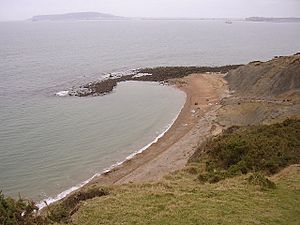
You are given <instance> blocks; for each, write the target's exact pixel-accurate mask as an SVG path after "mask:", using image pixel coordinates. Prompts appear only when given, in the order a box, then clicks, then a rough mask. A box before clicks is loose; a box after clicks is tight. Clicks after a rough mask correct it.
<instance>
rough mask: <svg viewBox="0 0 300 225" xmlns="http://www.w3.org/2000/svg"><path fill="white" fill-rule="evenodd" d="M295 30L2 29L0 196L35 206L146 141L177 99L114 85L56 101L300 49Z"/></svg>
mask: <svg viewBox="0 0 300 225" xmlns="http://www.w3.org/2000/svg"><path fill="white" fill-rule="evenodd" d="M299 37H300V24H298V23H284V24H276V23H247V22H234V23H233V24H231V25H228V24H225V23H224V21H137V20H136V21H86V22H85V21H81V22H79V21H78V22H37V23H33V22H2V23H0V122H1V125H0V189H2V190H3V192H4V193H5V194H9V195H13V196H16V195H17V194H18V193H19V192H20V193H21V194H22V195H23V196H26V197H31V198H33V199H35V200H41V199H43V198H45V197H55V196H56V195H57V194H59V193H60V192H62V191H64V190H66V189H68V188H71V187H73V186H75V185H77V184H79V183H80V182H82V181H85V180H87V179H89V178H90V177H92V176H93V175H94V174H96V173H100V172H102V171H103V170H104V169H106V168H108V167H110V166H111V165H113V164H115V163H117V162H119V161H122V160H124V159H125V158H126V157H127V156H128V155H130V154H132V153H134V152H135V151H137V150H139V149H141V148H142V147H143V146H145V145H147V144H148V143H149V142H151V141H153V140H154V139H155V138H156V137H157V136H158V135H159V134H160V133H162V132H163V131H164V130H165V129H166V128H167V127H168V126H169V125H170V123H172V121H173V119H174V118H175V117H176V115H177V114H178V113H179V111H180V109H181V107H182V106H183V104H184V101H185V95H184V94H183V93H182V92H180V91H178V90H176V89H174V88H172V87H166V86H161V85H159V84H155V83H139V82H126V83H121V84H120V85H118V87H117V88H116V89H115V90H114V92H113V93H112V94H109V95H106V96H104V97H87V98H76V97H57V96H55V93H57V92H59V91H62V90H66V89H68V88H70V87H72V86H74V85H75V86H76V85H80V84H84V83H86V82H90V81H94V80H96V79H99V78H101V77H103V76H104V75H106V74H107V73H111V72H120V71H125V70H128V69H134V68H139V67H148V66H165V65H199V66H201V65H211V66H212V65H226V64H239V63H247V62H249V61H253V60H267V59H270V58H272V57H273V56H275V55H289V54H293V53H296V52H298V51H300V42H299V41H298V40H299Z"/></svg>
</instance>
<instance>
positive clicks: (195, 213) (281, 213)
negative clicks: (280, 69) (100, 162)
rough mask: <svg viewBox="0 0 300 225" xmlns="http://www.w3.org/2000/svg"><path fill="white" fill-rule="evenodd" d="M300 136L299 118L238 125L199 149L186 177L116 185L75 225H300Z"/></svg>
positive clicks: (83, 207)
mask: <svg viewBox="0 0 300 225" xmlns="http://www.w3.org/2000/svg"><path fill="white" fill-rule="evenodd" d="M299 135H300V120H286V121H284V122H283V123H280V124H274V125H270V126H263V125H261V126H251V127H232V128H230V129H228V130H227V131H225V132H224V133H223V134H222V135H220V136H218V137H215V138H213V139H211V140H209V141H208V142H207V143H206V144H205V145H203V146H200V147H199V148H198V150H197V151H196V152H195V154H194V155H193V157H192V158H191V160H190V162H189V164H188V165H187V167H186V168H185V169H183V170H182V171H179V172H177V173H174V174H172V175H170V176H168V177H167V178H165V179H164V180H163V181H162V182H160V183H153V184H129V185H121V186H113V187H111V188H110V194H109V195H107V196H104V197H100V198H94V199H91V200H88V201H86V202H84V203H82V204H81V206H80V208H79V211H78V212H77V213H75V214H74V215H73V216H72V218H71V221H72V223H73V224H78V225H79V224H185V225H187V224H298V225H299V223H300V166H299V165H297V166H289V165H291V164H295V163H299V162H300V152H299V150H300V136H299ZM286 167H287V168H286ZM283 168H286V169H283ZM282 169H283V171H282ZM279 171H280V172H279ZM278 172H279V174H276V175H274V174H275V173H278ZM267 175H268V176H269V177H266V176H267ZM207 181H208V182H207Z"/></svg>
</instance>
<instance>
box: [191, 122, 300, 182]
mask: <svg viewBox="0 0 300 225" xmlns="http://www.w3.org/2000/svg"><path fill="white" fill-rule="evenodd" d="M204 154H205V157H207V158H208V159H207V161H206V169H207V171H208V173H207V174H206V175H205V176H204V175H203V176H204V177H201V180H205V177H206V178H207V176H209V177H211V178H213V177H215V178H214V179H212V180H213V181H214V180H217V179H218V178H222V177H224V178H225V177H232V176H236V175H239V174H246V173H248V172H259V171H261V172H263V173H266V174H268V175H271V174H274V173H277V172H278V171H279V170H280V169H282V168H284V167H286V166H288V165H291V164H295V163H299V162H300V120H292V119H288V120H286V121H284V122H282V123H278V124H273V125H259V126H248V127H232V128H229V129H227V130H226V131H225V132H224V133H223V134H221V135H219V136H217V137H214V138H212V139H210V140H208V141H207V142H206V143H205V144H203V145H202V146H201V147H199V148H198V150H197V151H196V152H195V154H194V155H193V156H192V158H191V161H194V162H197V161H199V160H201V157H203V156H204ZM215 171H225V172H224V173H222V176H221V175H220V172H218V173H216V172H215ZM208 180H209V179H207V181H208Z"/></svg>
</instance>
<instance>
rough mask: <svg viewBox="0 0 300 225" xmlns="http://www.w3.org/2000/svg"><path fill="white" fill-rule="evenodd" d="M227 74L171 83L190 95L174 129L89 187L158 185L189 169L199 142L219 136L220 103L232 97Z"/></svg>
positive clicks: (178, 80) (95, 180)
mask: <svg viewBox="0 0 300 225" xmlns="http://www.w3.org/2000/svg"><path fill="white" fill-rule="evenodd" d="M223 77H224V75H223V74H217V73H210V74H192V75H189V76H186V77H184V78H180V79H171V80H170V81H169V83H170V84H171V85H175V86H176V87H177V88H179V89H180V90H182V91H184V92H185V93H186V95H187V97H186V102H185V105H184V107H183V108H182V110H181V112H180V114H179V115H178V117H177V119H176V121H175V122H174V123H173V125H172V126H171V127H170V129H169V130H168V131H167V132H166V133H165V134H164V135H163V136H162V137H161V138H160V139H159V140H158V141H157V142H156V143H153V144H152V145H151V146H150V147H148V148H147V149H146V150H144V151H143V152H141V153H139V154H137V155H135V156H134V157H133V158H131V159H128V160H126V161H125V162H123V163H122V164H121V165H118V166H116V167H115V168H113V169H111V170H110V171H107V172H105V173H104V174H102V175H100V176H98V177H96V178H94V179H93V180H92V181H91V182H90V183H89V184H94V183H98V184H101V185H111V184H123V183H129V182H143V181H157V180H159V179H161V178H162V177H164V176H165V175H167V174H168V173H170V172H173V171H176V170H178V169H181V168H183V167H184V166H185V164H186V162H187V160H188V158H189V157H190V156H191V154H192V153H193V152H194V149H195V148H196V147H197V146H198V144H199V142H201V141H202V140H204V139H205V137H207V136H209V135H212V134H216V133H219V132H220V131H221V129H218V128H217V126H216V125H215V124H214V123H213V120H214V118H215V113H216V110H217V109H218V108H219V107H220V105H219V103H220V100H221V99H222V98H223V97H225V96H226V95H227V94H228V88H227V84H226V82H225V80H224V79H223Z"/></svg>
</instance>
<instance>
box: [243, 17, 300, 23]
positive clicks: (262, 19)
mask: <svg viewBox="0 0 300 225" xmlns="http://www.w3.org/2000/svg"><path fill="white" fill-rule="evenodd" d="M245 20H246V21H250V22H273V23H291V22H292V23H299V22H300V18H297V17H284V18H276V17H248V18H246V19H245Z"/></svg>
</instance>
